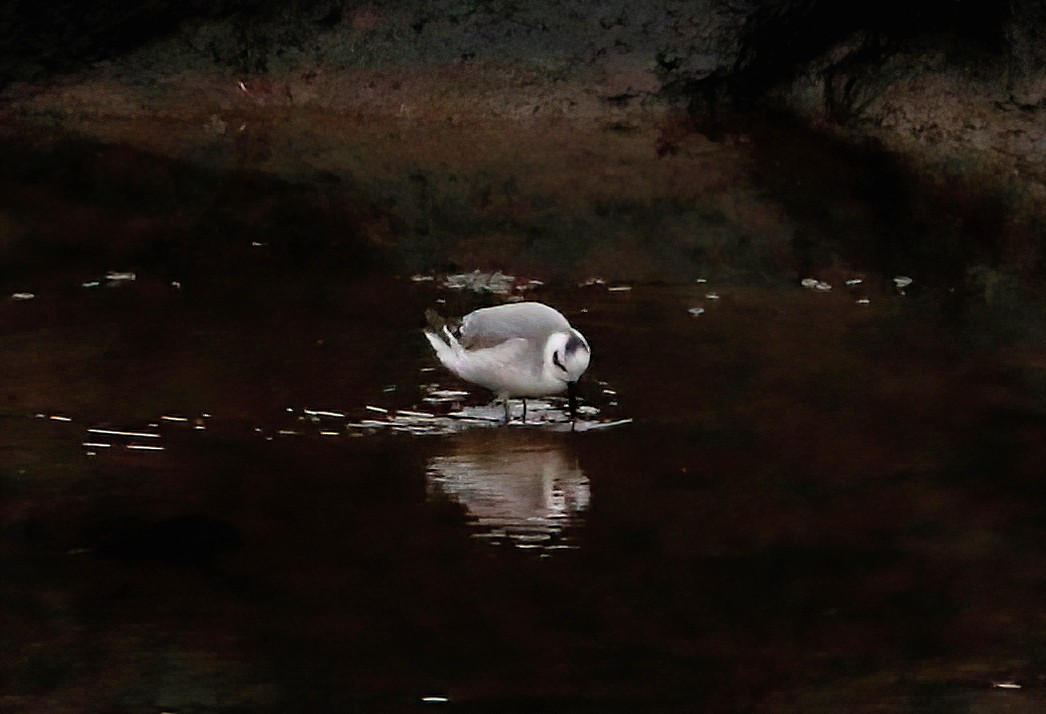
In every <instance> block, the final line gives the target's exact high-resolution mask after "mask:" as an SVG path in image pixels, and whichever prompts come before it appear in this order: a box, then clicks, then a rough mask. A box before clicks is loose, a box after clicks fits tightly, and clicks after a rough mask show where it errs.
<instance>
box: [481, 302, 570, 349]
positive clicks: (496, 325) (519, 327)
mask: <svg viewBox="0 0 1046 714" xmlns="http://www.w3.org/2000/svg"><path fill="white" fill-rule="evenodd" d="M569 330H570V323H569V322H568V321H567V318H565V317H563V315H562V314H560V313H559V311H557V310H554V309H553V308H551V307H549V306H548V305H542V304H541V303H538V302H518V303H510V304H507V305H497V306H495V307H485V308H481V309H479V310H476V311H474V312H470V313H469V314H468V315H466V316H465V318H464V320H462V323H461V344H462V346H463V347H464V348H465V349H472V350H475V349H483V348H485V347H494V346H495V345H499V344H501V343H502V342H504V341H505V340H509V339H512V338H514V337H522V338H524V339H526V340H528V341H531V342H532V343H534V344H535V345H544V344H545V340H546V339H548V336H549V335H551V334H553V333H555V332H568V331H569Z"/></svg>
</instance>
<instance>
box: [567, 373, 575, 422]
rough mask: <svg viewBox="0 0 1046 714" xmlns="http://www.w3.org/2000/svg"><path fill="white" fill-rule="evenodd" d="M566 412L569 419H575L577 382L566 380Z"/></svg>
mask: <svg viewBox="0 0 1046 714" xmlns="http://www.w3.org/2000/svg"><path fill="white" fill-rule="evenodd" d="M567 413H569V414H570V421H572V422H573V421H576V420H577V382H567Z"/></svg>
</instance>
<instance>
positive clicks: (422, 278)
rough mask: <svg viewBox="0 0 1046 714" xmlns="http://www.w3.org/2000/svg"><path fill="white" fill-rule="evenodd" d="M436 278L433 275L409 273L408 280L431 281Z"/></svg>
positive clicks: (413, 281)
mask: <svg viewBox="0 0 1046 714" xmlns="http://www.w3.org/2000/svg"><path fill="white" fill-rule="evenodd" d="M435 279H436V276H435V275H420V274H419V275H411V276H410V281H411V282H412V283H431V282H433V281H434V280H435Z"/></svg>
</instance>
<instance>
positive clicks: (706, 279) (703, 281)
mask: <svg viewBox="0 0 1046 714" xmlns="http://www.w3.org/2000/svg"><path fill="white" fill-rule="evenodd" d="M694 282H695V283H698V284H704V283H707V282H708V278H698V279H697V280H695V281H694Z"/></svg>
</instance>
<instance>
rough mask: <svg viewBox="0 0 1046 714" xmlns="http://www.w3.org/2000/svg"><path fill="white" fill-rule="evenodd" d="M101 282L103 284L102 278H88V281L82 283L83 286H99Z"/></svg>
mask: <svg viewBox="0 0 1046 714" xmlns="http://www.w3.org/2000/svg"><path fill="white" fill-rule="evenodd" d="M101 284H102V281H101V280H88V281H86V282H84V283H81V286H82V287H85V288H97V287H99V286H100V285H101Z"/></svg>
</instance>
